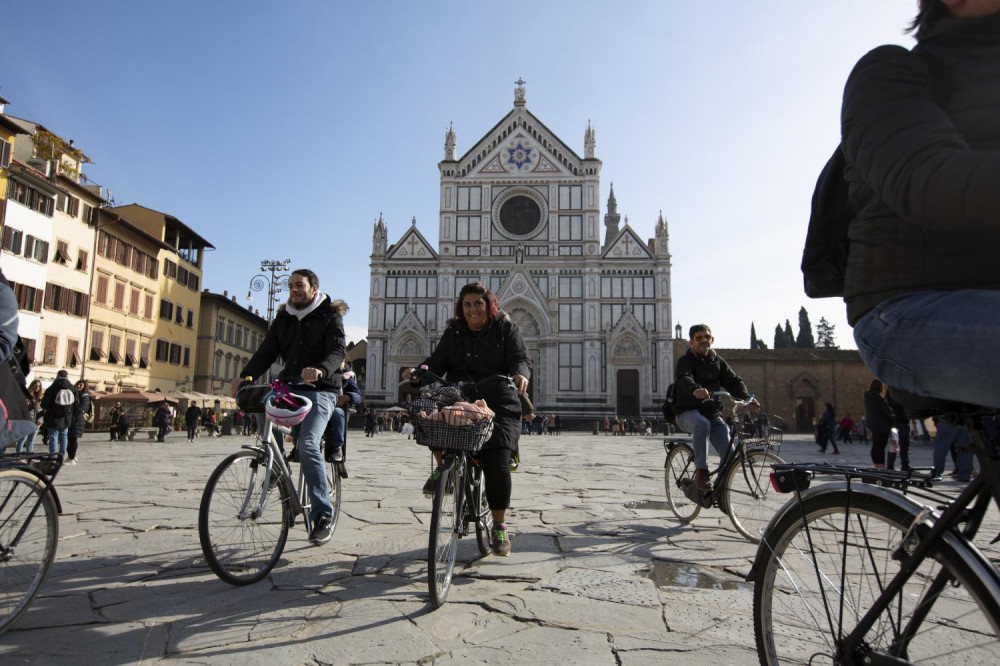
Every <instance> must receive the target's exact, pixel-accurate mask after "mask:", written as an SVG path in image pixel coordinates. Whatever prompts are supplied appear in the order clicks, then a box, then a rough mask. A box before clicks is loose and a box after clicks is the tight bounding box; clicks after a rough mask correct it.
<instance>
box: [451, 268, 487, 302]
mask: <svg viewBox="0 0 1000 666" xmlns="http://www.w3.org/2000/svg"><path fill="white" fill-rule="evenodd" d="M480 281H481V279H480V277H479V274H478V273H476V274H474V275H456V276H455V298H458V294H459V292H460V291H462V287H464V286H465V285H467V284H470V283H472V282H480Z"/></svg>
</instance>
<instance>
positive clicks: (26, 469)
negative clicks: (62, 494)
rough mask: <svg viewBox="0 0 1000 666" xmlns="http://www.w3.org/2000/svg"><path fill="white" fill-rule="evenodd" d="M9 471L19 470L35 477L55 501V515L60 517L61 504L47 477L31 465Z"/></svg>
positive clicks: (53, 486) (57, 493)
mask: <svg viewBox="0 0 1000 666" xmlns="http://www.w3.org/2000/svg"><path fill="white" fill-rule="evenodd" d="M11 469H19V470H21V471H22V472H27V473H28V474H30V475H32V476H34V477H37V478H38V480H39V481H41V482H42V485H43V486H45V489H46V490H47V491H48V492H50V493H52V499H53V500H55V503H56V513H57V514H59V515H60V516H61V515H62V512H63V510H62V502H61V501H60V500H59V492H58V491H57V490H56V487H55V484H53V483H52V481H50V480H49V477H47V476H45V474H43V473H42V472H41V471H40V470H38V469H36V468H34V467H32V466H31V465H18V466H16V467H12V468H11Z"/></svg>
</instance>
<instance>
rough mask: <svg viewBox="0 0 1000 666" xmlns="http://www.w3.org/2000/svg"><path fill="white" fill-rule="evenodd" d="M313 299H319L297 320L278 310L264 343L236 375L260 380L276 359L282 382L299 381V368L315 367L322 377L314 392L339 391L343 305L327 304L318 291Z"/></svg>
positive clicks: (344, 348) (344, 309)
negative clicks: (321, 372)
mask: <svg viewBox="0 0 1000 666" xmlns="http://www.w3.org/2000/svg"><path fill="white" fill-rule="evenodd" d="M316 298H320V299H323V300H322V301H321V302H320V304H319V305H318V306H316V308H315V309H313V310H312V311H311V312H309V314H307V315H305V316H304V317H303V318H302V319H301V320H299V318H298V317H296V316H295V315H293V314H291V313H289V312H288V311H287V309H286V308H285V306H284V305H282V306H281V307H280V308H279V309H278V314H277V316H276V317H275V318H274V321H273V322H272V323H271V326H270V328H268V329H267V335H265V336H264V342H262V343H261V345H260V348H259V349H258V350H257V352H256V353H255V354H254V355H253V356H252V357H251V358H250V361H249V363H247V365H246V367H245V368H243V370H242V371H241V372H240V376H241V377H253V378H254V379H257V378H259V377H262V376H263V375H264V374H265V373H266V372H267V371H268V369H269V368H270V367H271V364H272V363H274V362H275V361H276V360H277V359H278V358H279V357H280V358H281V359H282V361H283V362H284V364H285V367H284V369H283V370H282V371H281V375H280V379H281V380H282V381H287V382H289V383H294V382H297V381H301V379H300V376H301V373H302V369H303V368H319V369H320V370H322V371H323V377H322V378H321V379H320V380H319V381H318V382H316V388H317V390H320V391H335V392H336V391H339V390H340V377H341V374H340V372H338V371H339V370H340V364H341V362H342V361H343V360H344V352H345V351H346V348H347V342H346V336H345V334H344V319H343V317H344V314H345V313H346V312H347V303H345V302H344V301H341V300H336V301H331V300H330V297H329V296H327V295H326V294H324V293H322V292H320V293H317V294H316Z"/></svg>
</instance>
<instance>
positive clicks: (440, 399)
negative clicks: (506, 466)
mask: <svg viewBox="0 0 1000 666" xmlns="http://www.w3.org/2000/svg"><path fill="white" fill-rule="evenodd" d="M414 378H415V379H416V382H414V383H420V384H424V383H431V384H439V385H440V386H438V387H431V388H423V389H422V390H421V392H420V397H419V398H417V399H416V400H413V401H412V402H410V403H409V404H408V407H409V412H410V415H411V417H412V419H413V425H414V439H416V441H417V443H418V444H421V445H423V446H427V447H428V448H430V449H432V450H438V451H442V453H443V458H442V461H441V466H440V469H441V475H440V476H439V477H438V480H437V484H436V486H435V488H434V503H433V508H432V509H431V525H430V536H429V541H428V546H427V587H428V590H429V592H430V596H431V603H433V604H434V607H435V608H440V607H441V605H442V604H444V602H445V600H446V599H447V597H448V591H449V589H450V587H451V579H452V575H453V573H454V570H455V555H456V553H457V551H458V539H460V538H462V537H464V536H467V535H468V534H469V525H470V524H474V525H475V529H476V545H477V546H478V548H479V554H480V555H481V556H483V557H485V556H486V555H488V554H489V552H490V536H491V535H490V532H491V531H492V529H493V513H492V512H491V511H490V507H489V504H488V503H487V501H486V481H485V479H484V477H483V469H482V467H480V465H479V461H478V460H477V459H476V457H475V454H476V453H477V452H478V451H479V450H480V449H481V448H482V446H483V444H485V443H486V440H488V439H489V438H490V435H491V434H492V432H493V417H492V412H490V413H488V414H484V413H482V412H477V411H471V410H466V409H463V408H462V407H461V406H459V405H457V404H456V403H461V402H463V401H465V400H466V396H467V395H468V393H470V392H472V389H473V387H475V386H476V385H477V384H478V385H482V384H483V383H485V382H489V381H495V380H501V379H502V380H505V381H507V382H509V383H510V385H511V388H513V381H512V380H511V379H510V378H509V377H505V376H502V375H496V376H494V377H490V378H487V379H485V380H481V381H480V382H469V383H466V384H460V385H456V384H452V383H450V382H448V381H446V380H444V379H442V378H441V377H438V376H437V375H435V374H434V373H433V372H431V371H430V370H427V369H426V368H418V369H417V370H415V371H414V372H413V375H411V380H409V381H413V379H414Z"/></svg>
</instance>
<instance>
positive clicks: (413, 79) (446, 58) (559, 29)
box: [0, 0, 916, 348]
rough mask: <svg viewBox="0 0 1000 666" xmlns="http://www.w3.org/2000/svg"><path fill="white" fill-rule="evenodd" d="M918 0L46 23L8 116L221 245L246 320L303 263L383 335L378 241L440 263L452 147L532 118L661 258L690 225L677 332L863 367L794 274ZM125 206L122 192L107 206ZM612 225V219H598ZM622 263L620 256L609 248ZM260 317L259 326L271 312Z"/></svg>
mask: <svg viewBox="0 0 1000 666" xmlns="http://www.w3.org/2000/svg"><path fill="white" fill-rule="evenodd" d="M915 13H916V0H837V1H836V2H830V1H829V0H824V1H819V0H755V1H754V2H745V1H744V0H700V1H698V2H690V1H687V2H680V1H675V0H649V1H646V2H639V1H630V0H617V1H616V2H607V1H598V0H567V1H562V0H533V1H531V2H526V1H522V0H505V1H503V2H499V1H493V2H488V1H479V2H470V1H468V0H465V1H456V2H450V1H449V2H431V1H424V2H413V1H412V0H410V1H405V2H404V1H376V0H364V1H360V0H359V1H357V2H335V1H328V2H320V1H312V2H307V1H302V0H283V1H282V2H273V1H266V2H265V1H261V0H241V1H240V2H235V1H233V2H226V1H223V0H214V1H212V0H174V1H172V2H153V1H149V2H128V1H126V0H114V1H112V0H90V1H89V2H85V3H84V2H78V1H73V0H63V1H58V0H32V2H17V3H10V4H9V6H6V7H5V8H4V11H3V22H4V26H3V30H2V34H3V37H2V39H0V96H3V97H4V98H6V99H7V100H8V101H9V102H10V103H9V104H8V105H7V107H6V112H7V113H8V114H10V115H14V116H17V117H20V118H26V119H29V120H32V121H35V122H39V123H41V124H43V125H45V126H46V127H47V128H48V129H50V130H52V131H53V132H55V133H57V134H59V135H60V136H62V137H64V138H66V139H73V140H74V141H75V146H76V147H77V148H79V149H81V150H83V152H84V153H85V154H87V156H89V157H90V158H91V159H92V160H93V163H92V164H89V165H87V166H86V168H85V169H84V172H85V174H86V175H87V176H88V177H89V178H90V179H91V180H92V181H95V182H96V183H98V184H101V185H102V186H104V187H105V188H106V189H109V190H110V191H111V195H112V196H113V198H114V202H115V203H116V204H118V205H122V204H129V203H138V204H141V205H143V206H147V207H149V208H153V209H156V210H159V211H162V212H165V213H169V214H171V215H173V216H175V217H177V218H178V219H180V220H181V221H183V222H184V223H185V224H187V225H188V226H189V227H191V228H192V229H194V230H195V231H196V232H197V233H198V234H200V235H201V236H202V237H204V238H205V239H207V240H208V241H209V242H210V243H212V245H214V246H215V250H214V251H209V252H208V253H206V256H205V261H204V278H203V286H204V287H205V288H208V289H210V290H211V291H213V292H217V293H222V292H223V291H227V292H228V293H229V294H236V295H237V296H238V298H239V300H240V302H241V303H243V304H244V305H246V304H248V302H247V300H246V294H247V292H248V286H249V283H250V280H251V279H252V278H253V277H254V276H255V275H257V274H258V273H259V272H260V262H261V260H276V259H278V260H280V259H290V260H291V265H292V266H293V267H307V268H312V269H313V270H315V271H316V272H317V273H318V274H319V277H320V281H321V284H320V287H321V290H322V291H324V292H327V293H329V294H331V295H332V296H333V297H335V298H342V299H344V300H345V301H347V303H348V304H349V305H350V306H351V311H350V312H349V313H348V314H347V316H346V317H345V326H346V328H347V333H348V340H350V341H359V340H360V339H362V338H363V337H365V335H366V331H367V314H366V313H367V301H368V276H369V261H370V255H371V251H372V230H373V226H374V224H375V221H376V220H377V219H378V217H379V215H380V214H381V215H382V216H383V218H384V220H385V222H386V224H387V226H388V234H389V242H390V244H391V243H393V242H395V241H396V240H398V239H399V238H400V237H401V236H402V234H403V233H404V232H405V231H406V229H407V228H408V227H409V225H410V221H411V219H412V218H414V217H415V218H416V221H417V228H418V229H419V230H420V232H421V233H422V234H423V235H424V236H425V237H426V238H427V239H428V240H429V241H430V242H431V243H432V244H434V245H435V247H436V243H437V237H438V213H439V183H440V180H439V173H438V168H437V164H438V162H439V161H440V160H441V159H443V157H444V138H445V131H446V130H447V128H448V126H449V123H454V127H455V131H456V134H457V139H458V154H459V155H462V154H463V153H465V152H466V151H467V150H468V149H469V148H470V147H471V146H472V145H473V144H474V143H475V142H476V141H478V140H479V139H480V138H481V137H482V136H483V135H484V134H485V133H486V132H487V131H488V130H489V129H490V128H492V127H493V125H494V124H496V123H497V122H498V121H499V120H500V119H501V118H502V117H503V116H504V115H506V113H507V112H508V111H510V109H511V108H512V105H513V96H514V81H516V80H517V79H518V78H523V80H524V81H525V82H526V84H525V89H526V99H527V108H528V110H529V111H531V112H532V113H533V114H534V115H535V116H536V117H537V118H539V119H540V120H541V121H542V122H543V123H545V125H546V126H547V127H548V128H549V129H550V130H552V131H553V132H554V133H555V134H556V135H558V136H559V137H560V138H561V139H562V140H563V141H564V142H566V143H567V144H568V145H569V146H570V147H571V148H572V149H573V150H575V151H576V153H577V154H579V155H582V154H583V137H584V130H585V129H586V127H587V123H588V122H590V123H591V124H592V126H593V127H594V129H595V130H596V135H597V150H596V156H597V158H598V159H600V160H601V161H602V164H603V166H602V171H601V201H602V202H606V201H607V197H608V192H609V188H610V185H611V183H614V190H615V197H616V199H617V201H618V210H619V213H621V214H622V215H623V216H627V217H628V219H629V224H630V226H631V227H632V228H633V229H634V230H635V231H636V232H637V233H638V234H639V235H640V236H641V237H642V238H651V237H653V236H654V227H655V223H656V219H657V217H658V215H659V214H660V213H661V212H662V214H663V216H664V218H665V219H666V220H667V222H668V224H669V231H670V252H671V255H672V266H673V268H672V297H673V309H674V323H675V324H677V323H680V324H682V325H683V327H684V329H685V330H686V329H687V327H688V326H689V325H690V324H694V323H699V322H705V323H708V324H710V325H711V326H712V328H713V332H714V334H715V338H716V346H718V347H730V348H734V347H735V348H746V347H748V346H749V344H750V326H751V323H752V324H754V325H755V328H756V332H757V336H758V337H759V338H760V339H762V340H764V341H765V342H766V343H767V344H768V345H769V346H773V341H774V328H775V326H776V325H779V324H780V325H782V326H783V325H784V322H785V320H786V319H787V320H790V321H791V324H792V328H793V331H794V332H796V333H797V332H798V312H799V309H800V308H801V307H805V308H806V310H807V311H808V314H809V318H810V321H811V323H812V327H813V330H814V332H815V329H816V325H817V324H818V322H819V320H820V318H826V320H827V321H828V322H829V323H831V324H833V325H834V327H835V341H836V342H837V344H839V345H840V346H841V347H842V348H855V344H854V341H853V338H852V336H851V331H850V328H849V326H848V324H847V320H846V316H845V308H844V304H843V302H842V300H841V299H831V298H828V299H821V300H811V299H809V298H807V297H806V295H805V294H804V292H803V290H802V276H801V272H800V270H799V262H800V260H801V254H802V245H803V242H804V240H805V233H806V228H807V224H808V221H809V203H810V198H811V196H812V191H813V187H814V185H815V181H816V177H817V176H818V174H819V172H820V170H821V169H822V167H823V165H824V164H825V162H826V160H827V159H828V158H829V156H830V154H831V153H832V152H833V149H834V147H835V146H836V145H837V143H838V141H839V135H840V126H839V113H840V100H841V96H842V93H843V86H844V82H845V81H846V79H847V75H848V74H849V73H850V70H851V68H852V66H853V65H854V63H855V62H856V61H857V59H858V58H859V57H861V56H862V55H864V54H865V53H866V52H867V51H868V50H870V49H872V48H874V47H876V46H878V45H880V44H886V43H895V44H902V45H904V46H912V45H913V40H912V39H911V37H910V36H909V35H908V34H906V32H905V28H906V26H907V25H908V24H909V23H910V21H911V20H912V18H913V16H914V14H915ZM106 194H107V192H106ZM605 212H607V211H606V205H605V204H604V203H602V210H601V215H602V216H603V214H604V213H605ZM602 239H603V233H602ZM265 301H266V297H265V296H263V294H262V293H259V292H258V293H254V294H253V300H252V301H250V302H249V305H251V306H252V307H257V308H260V309H261V311H264V309H265V305H266V304H265Z"/></svg>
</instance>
